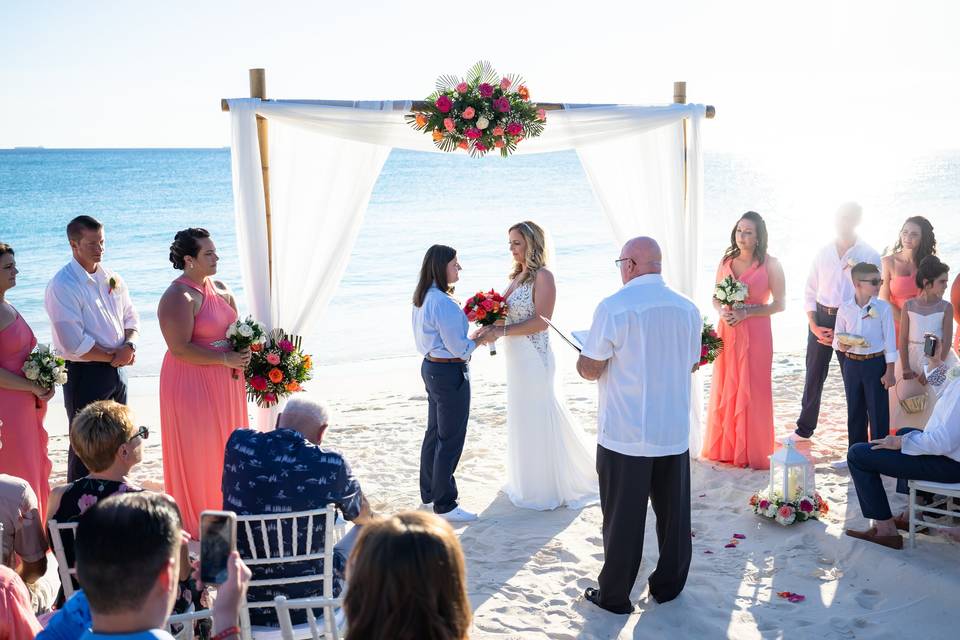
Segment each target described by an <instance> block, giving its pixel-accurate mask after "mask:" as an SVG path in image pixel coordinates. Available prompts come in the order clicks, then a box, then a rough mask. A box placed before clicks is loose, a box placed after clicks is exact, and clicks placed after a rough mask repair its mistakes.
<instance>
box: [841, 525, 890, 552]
mask: <svg viewBox="0 0 960 640" xmlns="http://www.w3.org/2000/svg"><path fill="white" fill-rule="evenodd" d="M847 535H848V536H850V537H851V538H857V539H859V540H866V541H867V542H873V543H875V544H879V545H880V546H883V547H887V548H888V549H897V550H899V549H903V538H901V537H900V534H899V533H898V534H897V535H895V536H881V535H877V528H876V527H870V528H869V529H867V530H866V531H857V530H855V529H847Z"/></svg>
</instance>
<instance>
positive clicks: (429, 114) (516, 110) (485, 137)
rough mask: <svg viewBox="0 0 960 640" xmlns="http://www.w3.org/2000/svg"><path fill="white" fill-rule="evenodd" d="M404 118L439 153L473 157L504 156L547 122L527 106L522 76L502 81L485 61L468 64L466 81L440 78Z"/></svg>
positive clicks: (543, 115) (531, 105) (533, 107)
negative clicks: (421, 103)
mask: <svg viewBox="0 0 960 640" xmlns="http://www.w3.org/2000/svg"><path fill="white" fill-rule="evenodd" d="M405 117H406V119H407V122H409V123H410V124H411V125H412V126H413V128H414V129H416V130H417V131H423V132H424V133H429V134H430V135H431V136H432V137H433V142H434V144H436V145H437V147H438V148H440V149H441V150H443V151H456V150H457V149H463V150H465V151H467V152H469V153H470V155H471V156H474V157H477V156H483V155H485V154H486V153H487V152H488V151H490V150H492V149H499V150H500V155H501V156H503V157H504V158H506V157H507V156H508V155H510V154H511V153H512V152H514V151H516V149H517V145H518V144H520V142H521V141H522V140H523V139H524V138H535V137H537V136H539V135H540V134H541V133H543V123H544V122H546V120H547V114H546V112H545V111H544V110H543V109H540V108H538V107H537V105H536V103H533V102H530V91H529V90H528V89H527V87H526V85H525V84H524V81H523V79H522V78H520V77H519V76H514V75H511V76H504V77H502V78H501V77H500V74H498V73H497V72H496V71H495V70H494V68H493V67H492V66H491V65H490V63H489V62H486V61H481V62H478V63H476V64H475V65H473V67H472V68H471V69H470V70H469V71H468V72H467V78H466V80H464V79H461V78H459V77H457V76H440V77H439V78H438V79H437V90H436V91H435V92H433V93H432V94H430V96H429V97H427V100H426V105H425V106H424V107H423V109H422V110H421V111H419V112H417V113H411V114H409V115H407V116H405Z"/></svg>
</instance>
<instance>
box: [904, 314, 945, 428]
mask: <svg viewBox="0 0 960 640" xmlns="http://www.w3.org/2000/svg"><path fill="white" fill-rule="evenodd" d="M940 307H941V311H940V312H939V313H938V312H936V311H934V312H933V313H931V314H929V315H922V314H920V313H918V312H917V311H913V310H907V314H909V316H910V335H909V336H908V338H907V347H908V349H907V357H908V359H909V361H910V363H909V364H910V369H912V370H913V371H914V373H916V374H917V375H919V374H921V373H923V367H924V365H926V364H927V362H928V358H927V355H926V354H925V353H924V352H923V342H924V337H925V336H926V334H928V333H932V334H933V335H935V336H937V338H938V339H939V340H941V341H942V340H943V314H945V313H946V312H947V310H946V309H947V305H946V303H945V302H943V303H941V304H940ZM950 320H951V322H952V321H953V318H951V319H950ZM938 348H939V347H938ZM944 364H945V365H946V366H947V368H948V370H949V368H950V367H953V366H955V365H957V364H960V359H958V358H957V355H956V354H955V353H954V352H953V351H948V352H947V357H946V359H945V360H944ZM894 374H895V375H896V378H897V380H900V379H902V378H903V363H902V362H900V361H899V360H897V363H896V365H894ZM914 382H915V381H914ZM898 387H899V388H898ZM898 387H894V388H893V389H891V390H890V433H896V430H897V429H900V428H901V427H918V428H920V429H922V428H923V427H925V426H926V424H927V420H929V419H930V415H931V414H932V413H933V407H934V406H935V405H936V404H937V399H938V398H939V397H940V394H939V392H940V391H942V386H941V387H939V388H934V386H933V385H930V384H928V385H926V386H923V387H922V390H921V385H919V383H917V384H916V385H905V384H904V383H900V385H898ZM917 392H920V393H925V394H926V396H927V404H926V407H925V408H924V410H923V411H921V412H919V413H907V412H906V411H904V410H903V407H901V406H900V399H902V398H906V397H910V396H912V395H916V394H917Z"/></svg>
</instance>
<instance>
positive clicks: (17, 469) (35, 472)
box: [0, 313, 53, 518]
mask: <svg viewBox="0 0 960 640" xmlns="http://www.w3.org/2000/svg"><path fill="white" fill-rule="evenodd" d="M36 345H37V339H36V338H35V337H34V335H33V331H31V330H30V327H29V325H27V322H26V320H24V319H23V316H21V315H20V314H19V313H18V314H17V317H16V319H15V320H14V321H13V322H12V323H11V324H10V325H8V326H7V327H6V328H5V329H3V331H0V367H3V368H4V369H6V370H7V371H9V372H10V373H12V374H14V375H18V376H20V377H21V378H22V377H24V375H23V363H24V362H25V361H26V359H27V356H28V355H30V352H31V351H32V350H33V348H34V347H35V346H36ZM46 413H47V403H46V402H41V401H40V400H39V399H38V398H37V396H35V395H33V394H32V393H30V392H29V391H14V390H13V389H0V420H2V421H3V426H0V473H7V474H10V475H12V476H16V477H18V478H22V479H23V480H26V481H27V483H29V484H30V488H31V489H33V492H34V493H36V494H37V500H38V501H39V506H40V515H41V516H42V517H43V518H46V514H47V498H49V497H50V470H51V469H52V468H53V464H52V463H51V462H50V458H49V457H48V456H47V430H46V429H44V428H43V418H44V416H45V415H46Z"/></svg>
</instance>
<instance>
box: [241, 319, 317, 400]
mask: <svg viewBox="0 0 960 640" xmlns="http://www.w3.org/2000/svg"><path fill="white" fill-rule="evenodd" d="M300 340H301V339H300V336H291V335H287V334H286V333H285V332H284V331H283V329H275V330H273V331H271V332H270V333H268V334H267V336H266V340H265V341H264V342H254V343H253V344H251V345H250V350H251V351H252V353H251V356H250V364H248V365H247V369H246V371H245V375H246V378H247V397H248V398H249V399H250V400H253V401H254V402H256V403H257V406H259V407H272V406H273V405H275V404H277V403H278V402H279V401H280V399H281V398H284V397H286V396H288V395H290V394H292V393H297V392H298V391H303V386H302V385H303V383H304V382H306V381H307V380H309V379H310V377H311V376H312V375H313V374H312V370H313V360H312V359H311V358H310V355H309V354H305V353H303V352H302V351H301V350H300Z"/></svg>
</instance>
